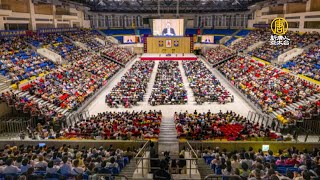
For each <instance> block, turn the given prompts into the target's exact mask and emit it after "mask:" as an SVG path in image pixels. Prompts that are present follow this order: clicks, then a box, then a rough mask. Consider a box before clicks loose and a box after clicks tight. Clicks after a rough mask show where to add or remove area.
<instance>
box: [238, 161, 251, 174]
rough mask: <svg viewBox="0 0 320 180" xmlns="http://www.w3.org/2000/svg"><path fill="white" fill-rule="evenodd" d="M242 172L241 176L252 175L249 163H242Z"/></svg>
mask: <svg viewBox="0 0 320 180" xmlns="http://www.w3.org/2000/svg"><path fill="white" fill-rule="evenodd" d="M241 168H242V172H241V173H240V175H241V177H244V178H247V177H249V175H250V171H249V166H248V164H247V163H245V162H243V163H241Z"/></svg>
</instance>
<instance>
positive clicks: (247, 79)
mask: <svg viewBox="0 0 320 180" xmlns="http://www.w3.org/2000/svg"><path fill="white" fill-rule="evenodd" d="M218 69H219V71H220V72H221V73H222V74H224V76H226V77H227V78H228V79H229V80H230V81H231V82H232V83H233V84H234V85H235V86H236V87H238V88H239V89H241V90H242V91H243V93H245V94H246V95H247V96H248V97H249V98H250V99H251V100H252V101H253V102H254V103H255V104H257V105H258V107H260V108H261V109H262V110H263V111H264V112H272V111H274V110H277V109H280V108H285V107H286V106H287V105H288V104H292V103H295V102H298V101H301V100H304V99H305V98H306V97H310V96H312V95H314V94H318V93H320V86H318V85H315V84H313V83H310V82H308V81H306V80H303V79H300V78H298V77H295V76H293V75H291V74H289V73H286V72H283V71H281V70H280V69H277V68H274V67H273V66H271V65H265V64H263V63H261V62H258V61H255V60H252V59H250V58H248V57H237V58H234V59H232V60H230V61H228V62H226V63H225V64H222V65H220V66H219V67H218Z"/></svg>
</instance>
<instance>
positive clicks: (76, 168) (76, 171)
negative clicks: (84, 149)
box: [71, 159, 85, 176]
mask: <svg viewBox="0 0 320 180" xmlns="http://www.w3.org/2000/svg"><path fill="white" fill-rule="evenodd" d="M79 164H80V161H79V160H78V159H76V160H74V161H73V168H72V170H71V174H72V175H75V176H81V175H82V174H83V173H84V171H85V170H84V169H83V168H82V167H79Z"/></svg>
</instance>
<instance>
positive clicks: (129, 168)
mask: <svg viewBox="0 0 320 180" xmlns="http://www.w3.org/2000/svg"><path fill="white" fill-rule="evenodd" d="M135 170H136V160H135V158H133V159H131V161H130V163H129V164H127V165H126V166H125V167H124V168H123V169H122V170H121V172H120V174H119V175H121V176H126V177H127V178H128V180H132V177H133V173H134V171H135Z"/></svg>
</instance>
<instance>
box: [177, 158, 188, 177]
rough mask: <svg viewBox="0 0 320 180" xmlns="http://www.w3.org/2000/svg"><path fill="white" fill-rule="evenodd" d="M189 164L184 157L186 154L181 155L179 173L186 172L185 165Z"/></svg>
mask: <svg viewBox="0 0 320 180" xmlns="http://www.w3.org/2000/svg"><path fill="white" fill-rule="evenodd" d="M186 165H187V162H186V160H185V159H184V155H182V154H180V155H179V161H178V167H179V174H184V173H185V167H186Z"/></svg>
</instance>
